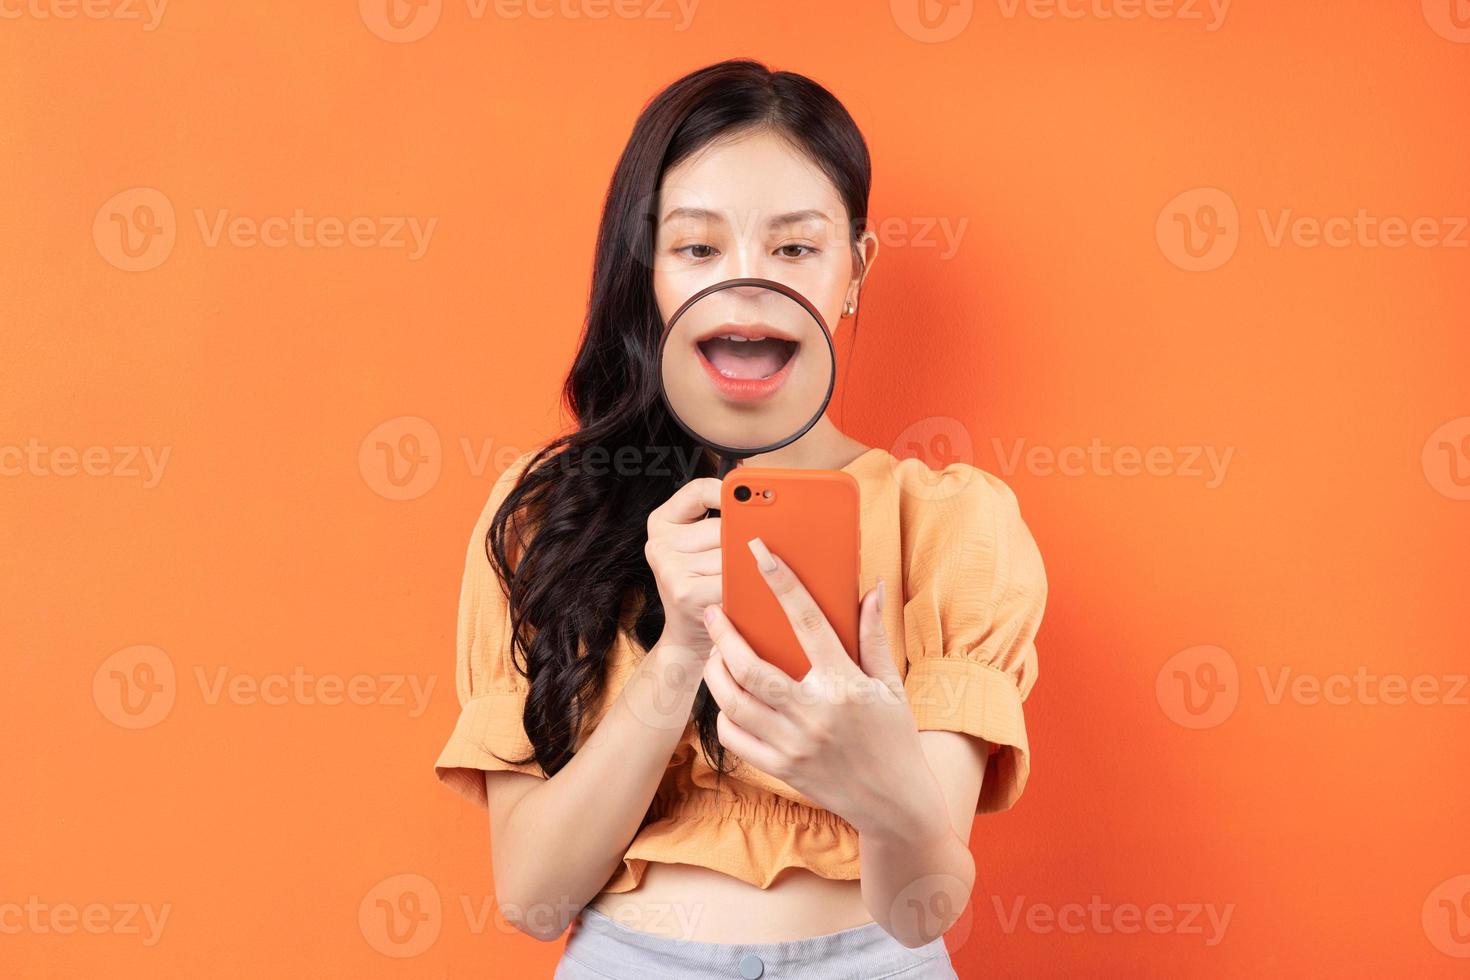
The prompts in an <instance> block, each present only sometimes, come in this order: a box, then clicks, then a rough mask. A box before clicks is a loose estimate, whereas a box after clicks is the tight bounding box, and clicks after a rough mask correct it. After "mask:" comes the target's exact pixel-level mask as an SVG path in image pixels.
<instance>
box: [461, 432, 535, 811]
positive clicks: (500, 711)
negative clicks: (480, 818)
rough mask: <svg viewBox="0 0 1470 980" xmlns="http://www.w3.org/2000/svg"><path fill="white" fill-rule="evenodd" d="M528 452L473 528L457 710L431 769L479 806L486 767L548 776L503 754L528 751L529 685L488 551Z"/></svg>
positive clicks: (518, 755)
mask: <svg viewBox="0 0 1470 980" xmlns="http://www.w3.org/2000/svg"><path fill="white" fill-rule="evenodd" d="M533 455H534V454H533V453H526V454H524V455H522V456H521V457H520V458H519V459H517V460H516V461H515V462H514V463H512V464H511V465H510V466H508V467H506V469H505V472H503V473H502V474H501V475H500V477H499V478H498V479H497V480H496V481H495V485H494V486H493V487H492V488H491V491H490V499H489V500H488V501H487V502H486V503H485V507H484V509H483V511H482V513H481V514H480V517H479V520H477V521H476V522H475V529H474V531H473V532H472V533H471V534H470V541H469V547H468V549H467V551H466V554H465V570H464V579H463V581H462V583H461V585H460V593H459V624H458V630H457V634H456V650H455V675H454V676H455V691H456V693H457V694H458V696H459V704H460V713H459V718H458V720H457V721H456V722H455V725H454V731H453V732H452V733H451V734H450V736H449V740H448V742H447V743H446V744H445V745H444V748H443V751H442V752H441V753H440V754H439V759H438V761H437V762H435V764H434V774H435V775H436V776H437V777H438V778H439V781H440V782H442V783H444V784H445V785H447V786H449V787H450V788H452V789H454V790H455V791H457V792H458V793H460V794H461V795H463V796H464V797H465V798H466V799H469V800H472V801H473V802H475V803H478V804H479V805H480V806H486V805H487V803H486V799H485V781H484V776H483V775H482V771H484V770H507V771H511V772H523V773H527V774H529V775H533V776H540V777H541V778H543V779H544V778H546V774H545V773H544V772H543V771H542V770H541V767H540V766H539V765H537V764H536V763H535V760H532V761H531V762H530V763H528V764H524V765H516V764H512V763H508V762H504V761H502V760H503V759H522V758H525V757H527V756H529V755H530V754H531V743H530V740H529V739H527V738H526V733H525V728H524V726H523V725H522V722H521V716H522V713H523V711H524V709H525V705H526V697H527V695H528V694H529V693H530V688H529V685H528V683H527V681H526V678H525V677H524V676H522V675H521V673H520V672H519V671H518V670H517V669H516V667H515V664H514V663H513V661H512V660H511V646H510V608H509V603H508V601H507V599H506V596H505V593H504V591H503V590H502V588H501V585H500V579H499V578H498V577H497V576H496V574H495V569H494V568H493V567H492V566H491V564H490V560H489V558H488V557H487V556H486V554H485V536H486V533H487V532H488V531H489V529H490V522H491V520H492V519H494V517H495V512H496V510H498V509H499V507H500V505H501V503H502V502H503V501H504V500H505V498H506V496H507V495H508V494H509V493H510V491H511V488H512V487H513V486H515V482H516V480H517V479H518V478H519V477H520V475H521V473H522V472H523V471H524V469H525V467H526V465H527V464H528V463H529V461H530V459H531V457H532V456H533ZM497 755H498V756H500V758H496V756H497Z"/></svg>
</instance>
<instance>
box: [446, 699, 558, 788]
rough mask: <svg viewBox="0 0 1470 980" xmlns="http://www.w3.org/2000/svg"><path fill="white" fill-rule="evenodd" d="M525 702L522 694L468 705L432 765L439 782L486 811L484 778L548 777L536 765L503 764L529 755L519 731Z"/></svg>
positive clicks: (480, 700) (524, 738)
mask: <svg viewBox="0 0 1470 980" xmlns="http://www.w3.org/2000/svg"><path fill="white" fill-rule="evenodd" d="M525 698H526V695H525V694H524V693H522V692H520V691H494V692H490V693H487V694H480V695H477V696H475V697H473V698H470V699H469V700H468V701H466V702H465V704H464V707H463V708H462V709H461V710H460V713H459V720H458V721H456V722H455V723H454V731H453V732H452V733H451V734H450V736H449V741H448V742H446V743H445V745H444V750H443V751H442V752H440V753H439V759H438V761H437V762H435V763H434V775H435V776H437V777H439V781H440V782H441V783H443V784H444V785H446V786H448V787H450V788H451V789H453V790H454V791H455V792H457V793H459V795H461V796H463V797H464V798H465V799H467V800H469V801H470V802H472V803H477V804H479V805H480V806H482V807H488V805H489V804H488V802H487V801H486V799H485V777H484V775H483V773H484V772H485V771H486V770H490V771H505V772H523V773H526V774H527V775H530V776H540V777H541V778H542V779H545V778H546V773H544V772H543V771H542V770H541V767H540V766H539V765H538V764H536V762H535V760H534V759H533V760H532V761H531V762H530V763H527V764H524V765H515V764H513V763H509V762H503V761H501V760H503V759H523V758H525V757H526V756H528V755H530V754H531V740H530V739H528V738H527V737H526V733H525V730H524V729H523V728H522V727H521V712H522V708H523V706H524V704H525ZM497 755H498V756H500V758H499V759H497V758H496V756H497Z"/></svg>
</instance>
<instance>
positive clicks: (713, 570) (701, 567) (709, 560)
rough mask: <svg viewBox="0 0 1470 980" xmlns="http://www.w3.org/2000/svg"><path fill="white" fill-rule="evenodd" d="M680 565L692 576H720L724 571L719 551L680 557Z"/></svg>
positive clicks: (701, 552)
mask: <svg viewBox="0 0 1470 980" xmlns="http://www.w3.org/2000/svg"><path fill="white" fill-rule="evenodd" d="M679 565H680V566H681V567H682V568H683V569H684V571H685V572H687V573H688V574H690V575H718V574H720V572H721V570H722V567H721V564H720V552H719V550H718V549H716V550H715V551H700V552H696V553H695V554H692V555H680V556H679Z"/></svg>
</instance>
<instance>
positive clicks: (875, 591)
mask: <svg viewBox="0 0 1470 980" xmlns="http://www.w3.org/2000/svg"><path fill="white" fill-rule="evenodd" d="M880 590H882V591H880ZM886 592H887V586H886V584H885V583H884V582H883V580H882V579H881V578H880V579H879V580H878V585H877V587H875V588H872V589H869V590H868V593H867V595H865V596H863V599H862V603H861V604H860V605H859V606H858V655H859V659H860V660H861V661H862V668H863V673H865V674H867V675H868V676H869V677H871V678H873V679H874V680H876V681H882V682H883V684H884V685H885V686H886V687H887V688H888V689H889V690H890V691H892V692H893V693H895V694H901V693H902V691H903V678H902V677H900V676H899V673H898V665H897V664H895V663H894V662H893V647H892V646H891V645H890V644H889V642H888V631H887V629H885V628H884V626H883V602H882V601H881V600H885V599H886V595H885V593H886Z"/></svg>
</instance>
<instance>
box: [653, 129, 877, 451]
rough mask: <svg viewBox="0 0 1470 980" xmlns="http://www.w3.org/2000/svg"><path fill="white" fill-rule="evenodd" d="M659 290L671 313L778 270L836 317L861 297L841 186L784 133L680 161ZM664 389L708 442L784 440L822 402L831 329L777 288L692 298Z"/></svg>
mask: <svg viewBox="0 0 1470 980" xmlns="http://www.w3.org/2000/svg"><path fill="white" fill-rule="evenodd" d="M657 214H658V227H657V233H656V236H655V242H654V260H653V288H654V296H655V298H656V300H657V302H658V308H659V313H660V315H661V316H662V317H663V320H664V322H665V323H668V321H669V318H670V317H672V316H673V314H674V313H675V311H677V310H678V309H679V307H680V306H681V305H683V303H684V301H685V300H687V299H689V297H691V296H693V295H694V294H695V293H697V292H698V291H699V290H701V289H703V288H704V287H706V286H710V285H713V284H715V283H718V282H723V281H724V280H727V279H744V278H759V279H772V280H775V281H776V282H779V283H782V284H783V285H786V286H789V287H790V288H792V289H794V290H795V291H796V292H798V293H800V294H801V295H802V296H804V297H805V298H806V299H807V301H808V302H810V303H811V304H812V305H813V306H814V307H816V309H817V310H818V311H820V312H821V314H822V317H823V318H824V319H825V320H826V321H827V323H828V324H829V325H830V326H834V327H835V325H836V324H837V321H838V319H839V317H840V316H841V315H842V310H843V305H844V303H845V302H847V301H848V300H849V299H854V300H855V299H856V287H857V283H858V269H857V266H856V264H855V262H854V254H853V249H852V245H851V237H850V220H849V217H848V214H847V209H846V208H845V207H844V206H843V203H842V199H841V197H840V196H839V195H838V193H837V188H836V187H834V186H833V184H832V182H831V181H830V180H829V179H828V178H827V176H826V175H825V174H823V173H822V171H821V170H820V169H819V168H818V167H817V166H816V164H814V163H812V162H811V160H809V159H808V158H807V157H806V156H805V155H803V154H802V153H801V152H800V151H799V150H797V149H796V148H794V147H793V146H791V145H790V144H789V143H787V142H786V141H785V140H783V139H782V138H781V137H780V136H777V135H776V134H774V133H771V132H769V131H765V130H758V131H754V132H751V133H748V134H744V135H741V136H739V137H735V138H733V139H730V140H728V141H717V142H715V143H713V144H711V145H709V146H707V147H705V148H704V149H703V150H701V151H699V152H697V153H695V154H694V155H693V156H691V157H689V158H688V159H686V160H684V161H683V162H681V163H680V164H679V165H678V166H676V167H673V168H670V169H669V171H668V172H667V173H666V174H665V175H664V179H663V183H662V185H661V186H660V188H659V200H658V211H657ZM662 370H663V380H664V388H665V391H666V392H667V393H668V396H669V400H670V402H671V403H672V404H673V406H674V410H675V411H676V412H677V413H678V415H679V417H680V418H681V419H683V420H684V422H685V423H686V424H687V425H689V426H690V427H691V428H693V429H694V430H695V431H697V432H699V433H700V435H701V436H702V437H703V438H704V439H705V440H706V441H709V442H713V443H717V444H720V445H725V446H732V447H737V448H751V449H753V448H758V447H761V446H766V445H770V444H772V443H775V442H779V441H780V440H781V439H783V438H785V437H786V436H788V435H790V434H791V433H792V432H794V431H796V430H797V429H799V428H800V427H801V426H803V425H804V424H806V422H807V421H808V420H809V419H811V418H812V416H813V415H815V414H816V413H817V412H818V411H819V410H820V409H821V407H822V400H823V398H824V397H825V396H826V393H827V386H828V384H829V383H830V381H831V377H832V359H831V355H830V352H829V350H828V346H827V342H826V340H825V338H824V337H823V335H822V329H821V327H820V326H819V325H818V324H817V322H816V321H815V320H813V319H812V318H811V316H810V315H808V314H807V313H806V312H805V311H804V310H803V309H802V308H801V306H800V305H799V304H797V303H796V302H794V301H793V300H791V299H789V298H787V297H785V296H783V295H782V294H780V293H777V292H775V291H773V290H769V289H763V288H759V287H737V288H733V289H724V290H718V291H716V292H714V293H711V294H710V295H709V296H708V297H705V298H704V299H701V300H700V301H699V302H698V303H696V304H694V306H692V307H690V308H689V309H688V310H687V311H685V313H684V314H683V316H681V317H680V318H679V322H678V323H677V324H676V325H675V328H674V330H673V332H672V333H671V334H670V335H669V338H668V341H667V343H666V344H665V347H664V359H663V365H662Z"/></svg>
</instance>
